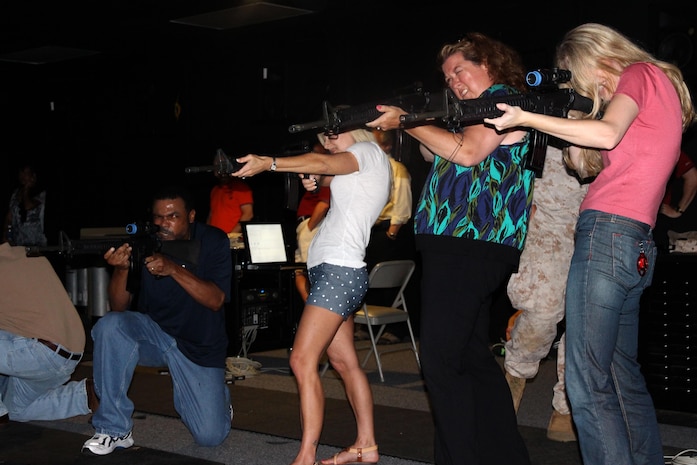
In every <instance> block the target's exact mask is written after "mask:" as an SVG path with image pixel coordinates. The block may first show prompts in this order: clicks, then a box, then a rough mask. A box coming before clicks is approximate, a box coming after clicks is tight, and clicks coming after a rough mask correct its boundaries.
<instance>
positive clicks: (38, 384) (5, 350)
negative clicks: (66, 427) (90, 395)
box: [0, 330, 90, 421]
mask: <svg viewBox="0 0 697 465" xmlns="http://www.w3.org/2000/svg"><path fill="white" fill-rule="evenodd" d="M64 349H65V348H64ZM79 362H80V361H79V360H68V359H67V358H64V357H61V356H60V355H58V354H57V353H55V352H53V351H52V350H51V349H49V348H48V347H46V346H45V345H43V344H42V343H40V342H38V341H37V340H36V339H33V338H28V337H24V336H18V335H17V334H13V333H10V332H8V331H4V330H0V416H1V415H5V414H6V413H9V415H10V419H11V420H14V421H32V420H60V419H63V418H69V417H73V416H76V415H85V414H88V413H89V412H90V409H89V407H88V405H87V391H85V381H84V380H81V381H70V376H71V375H72V374H73V372H74V371H75V367H76V366H77V364H78V363H79Z"/></svg>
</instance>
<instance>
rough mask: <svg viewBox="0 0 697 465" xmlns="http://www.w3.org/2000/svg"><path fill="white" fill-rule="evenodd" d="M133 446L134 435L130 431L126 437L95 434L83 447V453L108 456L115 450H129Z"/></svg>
mask: <svg viewBox="0 0 697 465" xmlns="http://www.w3.org/2000/svg"><path fill="white" fill-rule="evenodd" d="M132 445H133V435H132V434H131V432H130V431H129V432H128V434H127V435H125V436H121V437H118V436H109V435H108V434H101V433H95V435H94V436H92V438H90V439H88V440H87V441H86V442H85V444H83V445H82V452H92V453H93V454H96V455H107V454H111V453H112V452H114V449H119V448H120V449H128V448H129V447H131V446H132Z"/></svg>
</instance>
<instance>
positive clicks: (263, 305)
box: [225, 249, 304, 357]
mask: <svg viewBox="0 0 697 465" xmlns="http://www.w3.org/2000/svg"><path fill="white" fill-rule="evenodd" d="M232 258H233V260H232V263H233V266H234V271H233V276H232V287H231V289H232V295H231V301H230V303H229V304H227V305H226V310H225V311H226V313H225V316H226V324H227V333H228V339H229V344H228V356H231V357H234V356H237V355H240V356H246V352H247V351H248V350H249V348H250V347H251V348H252V349H253V350H255V351H263V350H273V349H282V348H290V347H291V346H292V344H293V337H294V335H295V329H296V327H297V324H298V320H299V319H300V313H301V312H302V308H303V303H302V301H301V299H300V296H299V295H298V293H297V291H296V290H295V271H296V270H298V269H304V264H293V263H289V264H285V265H265V266H259V267H255V266H252V265H246V264H245V263H244V262H243V261H241V260H240V259H239V257H238V254H237V252H236V250H235V249H232Z"/></svg>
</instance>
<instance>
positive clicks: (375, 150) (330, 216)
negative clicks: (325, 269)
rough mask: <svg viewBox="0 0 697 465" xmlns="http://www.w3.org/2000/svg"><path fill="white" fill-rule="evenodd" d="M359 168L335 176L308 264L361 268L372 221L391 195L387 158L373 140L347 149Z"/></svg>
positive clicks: (373, 222)
mask: <svg viewBox="0 0 697 465" xmlns="http://www.w3.org/2000/svg"><path fill="white" fill-rule="evenodd" d="M347 152H351V153H352V154H353V155H354V156H355V157H356V160H357V161H358V171H356V172H354V173H351V174H342V175H337V176H334V179H332V182H331V198H330V205H331V207H330V208H329V211H328V212H327V216H326V217H325V218H324V221H323V222H322V224H321V225H320V227H319V230H318V231H317V234H316V235H315V237H314V238H313V239H312V243H311V244H310V249H309V252H308V257H307V267H308V268H312V267H313V266H317V265H319V264H321V263H330V264H332V265H338V266H348V267H351V268H361V267H363V266H365V262H364V261H363V258H364V257H365V249H366V247H367V246H368V240H369V239H370V228H371V227H372V226H373V224H375V221H376V220H377V218H378V216H379V215H380V212H381V211H382V209H383V207H384V206H385V204H386V203H387V200H388V199H389V195H390V182H391V181H390V179H391V168H390V162H389V159H388V157H387V155H386V154H385V152H383V151H382V149H381V148H380V146H379V145H378V144H377V143H375V142H357V143H355V144H353V145H352V146H351V147H349V148H348V149H347Z"/></svg>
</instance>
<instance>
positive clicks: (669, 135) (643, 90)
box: [581, 63, 682, 228]
mask: <svg viewBox="0 0 697 465" xmlns="http://www.w3.org/2000/svg"><path fill="white" fill-rule="evenodd" d="M615 93H616V94H624V95H626V96H628V97H630V98H631V99H632V100H634V102H636V104H637V105H638V107H639V114H638V115H637V117H636V119H635V120H634V121H633V122H632V124H631V125H630V126H629V129H628V130H627V133H626V134H625V135H624V137H623V138H622V140H621V141H620V143H619V144H618V145H617V147H615V148H614V149H612V150H609V151H605V150H603V151H601V154H602V157H603V163H604V168H603V170H602V171H601V172H600V174H599V175H598V177H597V178H596V179H595V181H593V182H592V183H591V184H590V186H589V188H588V194H587V195H586V197H585V199H584V200H583V203H581V211H583V210H599V211H602V212H605V213H612V214H616V215H620V216H624V217H627V218H632V219H634V220H636V221H641V222H642V223H646V224H648V225H649V226H651V227H652V228H653V227H654V226H655V225H656V216H657V215H658V209H659V207H660V204H661V199H662V198H663V195H664V194H665V188H666V183H667V182H668V178H670V175H671V172H672V171H673V168H674V167H675V163H676V162H677V160H678V156H679V155H680V142H681V140H682V112H681V107H680V100H679V99H678V94H677V92H676V91H675V88H674V87H673V85H672V83H671V81H670V80H669V79H668V77H667V76H666V75H665V74H664V73H663V72H662V71H661V70H660V69H659V68H657V67H656V66H654V65H651V64H648V63H635V64H633V65H630V66H628V67H627V68H626V69H625V70H624V72H623V73H622V76H620V80H619V83H618V85H617V90H616V92H615Z"/></svg>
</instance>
